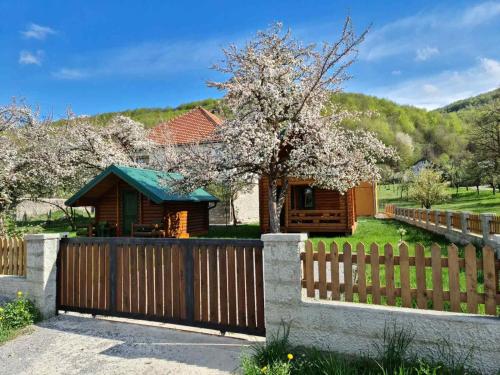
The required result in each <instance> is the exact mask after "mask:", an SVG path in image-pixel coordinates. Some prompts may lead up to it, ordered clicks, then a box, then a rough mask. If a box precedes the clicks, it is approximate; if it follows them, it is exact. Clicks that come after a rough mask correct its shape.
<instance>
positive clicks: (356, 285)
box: [301, 241, 500, 315]
mask: <svg viewBox="0 0 500 375" xmlns="http://www.w3.org/2000/svg"><path fill="white" fill-rule="evenodd" d="M329 250H330V251H329V252H327V250H326V245H325V243H324V242H322V241H320V242H319V243H318V245H317V248H316V249H314V246H313V243H312V242H311V241H307V242H306V251H305V253H302V254H301V259H302V262H303V263H302V268H303V281H302V286H303V287H304V288H306V289H307V296H308V297H319V298H320V299H332V300H337V301H338V300H343V301H348V302H353V301H356V302H362V303H372V304H387V305H391V306H402V307H416V308H420V309H428V308H430V309H433V310H440V311H444V310H450V311H454V312H469V313H474V314H475V313H478V312H484V313H485V314H489V315H498V314H499V313H500V290H499V283H498V280H499V279H498V278H499V271H500V261H498V260H497V259H495V253H494V251H493V249H492V248H491V247H489V246H485V247H484V248H483V249H482V258H477V256H476V248H475V247H474V246H472V245H468V246H466V247H465V252H464V254H465V256H464V257H461V256H459V250H458V249H457V247H456V246H455V245H450V246H449V247H448V249H447V256H446V257H443V256H442V249H441V247H440V246H439V245H437V244H433V245H432V246H431V249H430V250H425V249H424V247H423V246H422V245H419V244H418V245H416V247H415V249H409V248H408V246H407V245H406V244H405V243H401V244H400V245H399V246H398V247H396V248H394V247H393V246H392V245H390V244H387V245H385V246H384V248H383V251H381V250H379V246H378V245H377V244H371V245H370V246H369V247H366V248H365V245H364V244H362V243H359V244H358V245H357V246H356V252H355V253H353V251H352V248H351V245H350V244H349V243H345V244H344V246H343V251H342V252H341V251H340V249H339V246H338V245H337V244H336V243H332V244H331V246H330V249H329ZM379 251H380V252H379ZM410 251H411V253H410ZM428 255H430V256H428ZM480 275H482V276H481V277H479V276H480ZM316 291H318V293H317V292H316Z"/></svg>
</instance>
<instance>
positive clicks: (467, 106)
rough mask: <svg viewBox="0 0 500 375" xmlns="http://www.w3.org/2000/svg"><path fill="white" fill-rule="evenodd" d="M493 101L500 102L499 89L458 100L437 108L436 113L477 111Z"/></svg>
mask: <svg viewBox="0 0 500 375" xmlns="http://www.w3.org/2000/svg"><path fill="white" fill-rule="evenodd" d="M494 100H500V88H498V89H496V90H493V91H488V92H485V93H484V94H480V95H477V96H473V97H470V98H467V99H463V100H458V101H456V102H453V103H451V104H448V105H447V106H445V107H443V108H439V109H438V111H439V112H443V113H451V112H458V113H460V112H464V111H472V110H478V109H481V108H482V107H484V106H485V105H488V104H490V103H492V102H493V101H494Z"/></svg>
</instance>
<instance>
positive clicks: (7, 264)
mask: <svg viewBox="0 0 500 375" xmlns="http://www.w3.org/2000/svg"><path fill="white" fill-rule="evenodd" d="M0 275H16V276H26V246H25V242H24V240H23V239H22V238H19V237H0Z"/></svg>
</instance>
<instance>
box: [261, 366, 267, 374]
mask: <svg viewBox="0 0 500 375" xmlns="http://www.w3.org/2000/svg"><path fill="white" fill-rule="evenodd" d="M260 372H262V373H263V374H265V373H266V372H267V366H264V367H262V368H261V369H260Z"/></svg>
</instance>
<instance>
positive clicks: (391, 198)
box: [378, 184, 500, 215]
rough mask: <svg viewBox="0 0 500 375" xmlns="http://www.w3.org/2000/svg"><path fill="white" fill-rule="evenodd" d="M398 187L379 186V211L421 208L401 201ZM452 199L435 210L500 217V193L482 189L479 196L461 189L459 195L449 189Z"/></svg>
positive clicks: (473, 189)
mask: <svg viewBox="0 0 500 375" xmlns="http://www.w3.org/2000/svg"><path fill="white" fill-rule="evenodd" d="M397 187H398V185H397V184H395V185H379V186H378V199H379V209H380V210H383V209H384V207H385V205H386V204H395V205H397V206H399V207H420V205H419V204H418V203H416V202H412V201H409V200H407V199H405V198H403V199H401V193H400V191H399V190H398V189H397ZM448 193H449V195H450V199H449V200H448V201H447V202H444V203H441V204H436V205H435V206H433V207H432V208H433V209H434V208H435V209H447V210H454V211H470V212H477V213H482V212H484V213H486V212H488V213H495V214H497V215H500V193H497V194H495V195H493V191H492V189H490V188H481V189H480V190H479V195H478V194H477V192H476V189H475V188H469V190H466V188H464V187H461V188H459V189H458V193H457V191H456V189H454V188H448Z"/></svg>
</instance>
